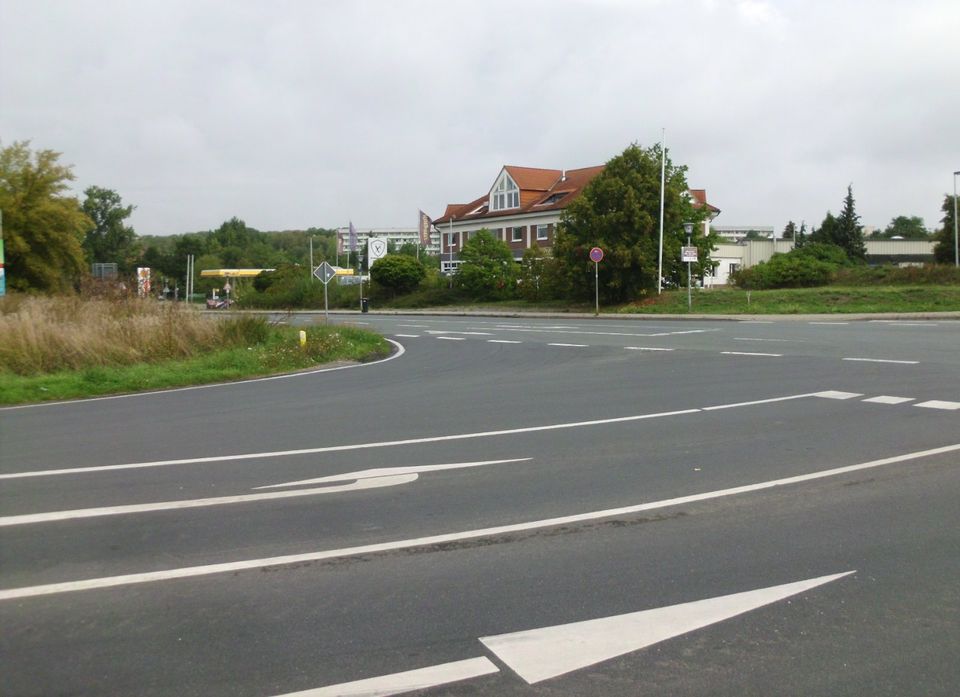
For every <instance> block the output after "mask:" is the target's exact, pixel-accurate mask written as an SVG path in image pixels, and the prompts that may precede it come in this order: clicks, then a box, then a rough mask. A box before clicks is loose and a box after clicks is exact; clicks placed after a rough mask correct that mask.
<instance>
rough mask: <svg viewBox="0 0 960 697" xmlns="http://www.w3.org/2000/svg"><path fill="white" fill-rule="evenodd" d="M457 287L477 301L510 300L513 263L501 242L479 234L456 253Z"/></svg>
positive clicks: (481, 233) (514, 280) (483, 231)
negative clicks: (458, 262)
mask: <svg viewBox="0 0 960 697" xmlns="http://www.w3.org/2000/svg"><path fill="white" fill-rule="evenodd" d="M460 261H461V262H462V263H461V264H460V268H459V269H458V270H457V276H456V279H457V284H458V285H459V286H460V287H461V288H463V289H464V290H465V291H467V292H468V293H469V294H470V295H472V296H473V297H474V298H475V299H477V300H492V299H502V298H509V297H511V296H512V295H513V294H514V292H515V290H516V262H515V261H514V260H513V253H512V252H511V251H510V248H509V247H508V246H507V245H506V243H505V242H502V241H500V240H498V239H497V238H495V237H494V236H493V234H491V233H490V231H489V230H480V231H479V232H476V233H474V234H473V235H471V236H470V239H469V240H468V241H467V243H466V244H464V245H463V249H462V250H460Z"/></svg>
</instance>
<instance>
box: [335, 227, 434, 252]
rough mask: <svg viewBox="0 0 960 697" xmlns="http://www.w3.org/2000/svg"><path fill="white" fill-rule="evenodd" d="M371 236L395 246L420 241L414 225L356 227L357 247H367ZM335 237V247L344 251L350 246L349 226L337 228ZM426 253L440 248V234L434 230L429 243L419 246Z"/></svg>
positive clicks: (361, 248) (362, 248)
mask: <svg viewBox="0 0 960 697" xmlns="http://www.w3.org/2000/svg"><path fill="white" fill-rule="evenodd" d="M371 237H373V238H377V239H385V240H386V241H387V242H388V243H390V244H393V245H394V246H396V247H401V246H403V245H405V244H419V243H420V234H419V231H418V230H417V228H415V227H409V228H406V227H381V228H370V229H367V230H361V229H360V228H357V248H358V249H360V250H361V253H362V250H365V249H366V248H367V240H369V239H370V238H371ZM337 239H338V246H337V248H338V249H339V250H340V251H341V252H342V253H345V252H346V251H347V249H349V247H350V228H347V227H341V228H337ZM421 249H423V250H424V251H425V252H426V253H427V254H433V255H436V254H437V252H438V251H439V250H440V235H439V233H437V232H436V231H435V230H431V231H430V244H429V245H428V246H427V247H421Z"/></svg>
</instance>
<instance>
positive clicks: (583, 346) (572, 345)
mask: <svg viewBox="0 0 960 697" xmlns="http://www.w3.org/2000/svg"><path fill="white" fill-rule="evenodd" d="M547 346H563V347H565V348H589V347H588V346H587V344H547Z"/></svg>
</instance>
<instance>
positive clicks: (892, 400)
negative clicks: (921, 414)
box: [863, 394, 913, 404]
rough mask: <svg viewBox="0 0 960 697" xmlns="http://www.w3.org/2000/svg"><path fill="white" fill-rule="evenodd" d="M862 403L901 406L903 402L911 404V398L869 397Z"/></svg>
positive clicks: (883, 395)
mask: <svg viewBox="0 0 960 697" xmlns="http://www.w3.org/2000/svg"><path fill="white" fill-rule="evenodd" d="M863 401H864V402H869V403H871V404H903V403H904V402H912V401H913V397H893V396H890V395H885V394H882V395H880V396H879V397H870V398H869V399H865V400H863Z"/></svg>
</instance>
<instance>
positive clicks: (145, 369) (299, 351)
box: [0, 318, 391, 405]
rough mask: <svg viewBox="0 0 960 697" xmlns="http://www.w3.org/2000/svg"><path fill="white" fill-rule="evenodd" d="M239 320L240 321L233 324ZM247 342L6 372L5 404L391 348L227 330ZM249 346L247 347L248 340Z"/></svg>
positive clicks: (376, 342)
mask: <svg viewBox="0 0 960 697" xmlns="http://www.w3.org/2000/svg"><path fill="white" fill-rule="evenodd" d="M230 321H236V320H230ZM227 331H229V332H234V333H235V334H236V335H237V338H239V339H240V340H241V343H240V344H239V345H236V346H232V347H230V348H223V349H216V350H210V351H207V352H205V353H202V354H199V355H195V356H192V357H189V358H182V359H166V360H159V361H156V362H151V363H133V364H129V365H111V366H90V367H87V368H80V369H73V370H60V371H55V372H48V373H42V374H32V375H18V374H14V373H13V372H10V371H8V370H5V369H0V404H4V405H12V404H24V403H32V402H44V401H52V400H53V401H55V400H63V399H80V398H84V397H98V396H103V395H111V394H122V393H129V392H142V391H149V390H160V389H166V388H171V387H184V386H188V385H202V384H209V383H215V382H229V381H232V380H241V379H244V378H251V377H259V376H264V375H272V374H276V373H287V372H294V371H298V370H306V369H310V368H315V367H317V366H318V365H322V364H325V363H333V362H338V361H359V362H364V361H370V360H375V359H377V358H382V357H385V356H387V355H389V353H390V350H391V346H390V344H389V343H388V342H387V341H386V340H385V339H384V338H383V337H381V336H379V335H377V334H374V333H372V332H369V331H366V330H363V329H356V328H353V327H342V326H330V327H327V326H322V327H309V328H307V329H306V330H305V331H306V332H307V344H306V346H305V347H304V348H301V347H300V343H299V330H298V329H295V328H293V327H281V326H273V325H270V324H268V323H267V322H265V321H264V320H262V319H259V318H240V320H239V324H238V325H237V326H234V327H229V328H227ZM249 339H253V341H247V342H246V343H247V344H249V345H244V341H243V340H249Z"/></svg>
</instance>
